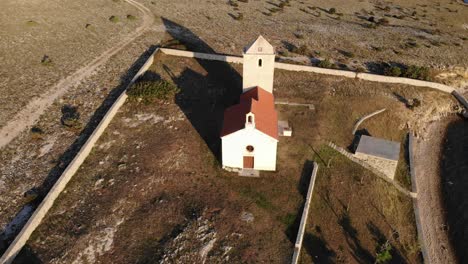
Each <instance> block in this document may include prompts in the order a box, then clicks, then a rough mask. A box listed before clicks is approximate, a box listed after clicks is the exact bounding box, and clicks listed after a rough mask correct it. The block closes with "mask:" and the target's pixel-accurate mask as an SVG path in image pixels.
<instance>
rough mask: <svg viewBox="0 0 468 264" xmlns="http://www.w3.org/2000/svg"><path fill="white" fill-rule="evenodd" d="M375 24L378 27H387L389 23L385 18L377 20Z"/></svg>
mask: <svg viewBox="0 0 468 264" xmlns="http://www.w3.org/2000/svg"><path fill="white" fill-rule="evenodd" d="M377 23H378V24H379V25H382V26H388V24H389V23H390V22H389V21H388V19H386V18H381V19H379V21H378V22H377Z"/></svg>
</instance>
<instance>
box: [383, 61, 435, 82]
mask: <svg viewBox="0 0 468 264" xmlns="http://www.w3.org/2000/svg"><path fill="white" fill-rule="evenodd" d="M384 75H387V76H395V77H406V78H410V79H417V80H424V81H430V80H432V72H431V70H430V69H429V68H427V67H420V66H415V65H411V66H409V67H406V68H402V67H398V66H389V67H386V68H385V69H384Z"/></svg>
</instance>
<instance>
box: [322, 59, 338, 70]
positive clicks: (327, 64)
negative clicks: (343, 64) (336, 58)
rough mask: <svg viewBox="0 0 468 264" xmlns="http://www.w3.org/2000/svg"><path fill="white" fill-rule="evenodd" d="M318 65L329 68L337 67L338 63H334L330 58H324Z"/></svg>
mask: <svg viewBox="0 0 468 264" xmlns="http://www.w3.org/2000/svg"><path fill="white" fill-rule="evenodd" d="M318 66H319V67H320V68H328V69H335V68H336V65H335V64H334V63H332V62H331V61H330V60H328V59H324V60H322V61H320V62H319V64H318Z"/></svg>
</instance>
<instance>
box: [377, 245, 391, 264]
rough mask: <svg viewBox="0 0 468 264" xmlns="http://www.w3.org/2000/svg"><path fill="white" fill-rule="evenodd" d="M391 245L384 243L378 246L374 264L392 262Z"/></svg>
mask: <svg viewBox="0 0 468 264" xmlns="http://www.w3.org/2000/svg"><path fill="white" fill-rule="evenodd" d="M391 251H392V245H390V243H388V242H387V243H385V244H383V245H381V246H380V248H379V250H378V251H377V255H376V257H375V263H388V262H389V261H390V260H392V252H391Z"/></svg>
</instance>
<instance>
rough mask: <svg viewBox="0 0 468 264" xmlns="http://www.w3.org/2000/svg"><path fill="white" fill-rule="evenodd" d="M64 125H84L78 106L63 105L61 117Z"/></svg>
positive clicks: (71, 126)
mask: <svg viewBox="0 0 468 264" xmlns="http://www.w3.org/2000/svg"><path fill="white" fill-rule="evenodd" d="M60 121H61V122H62V125H64V126H66V127H68V128H72V129H80V128H81V127H82V125H81V121H80V113H79V112H78V107H77V106H72V105H64V106H62V118H61V119H60Z"/></svg>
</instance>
